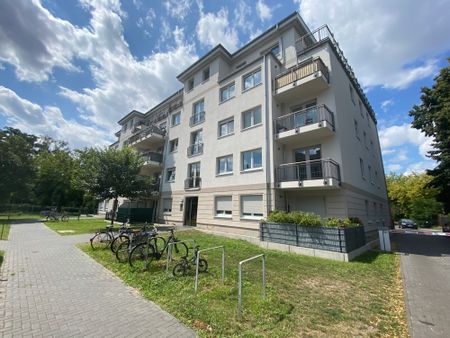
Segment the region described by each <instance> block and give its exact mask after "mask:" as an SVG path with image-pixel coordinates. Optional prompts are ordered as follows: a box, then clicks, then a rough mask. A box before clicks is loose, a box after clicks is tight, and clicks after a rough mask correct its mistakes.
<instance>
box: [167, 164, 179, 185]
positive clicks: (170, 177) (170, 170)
mask: <svg viewBox="0 0 450 338" xmlns="http://www.w3.org/2000/svg"><path fill="white" fill-rule="evenodd" d="M170 173H171V174H170ZM176 174H177V170H176V167H172V168H167V170H166V182H175V178H176Z"/></svg>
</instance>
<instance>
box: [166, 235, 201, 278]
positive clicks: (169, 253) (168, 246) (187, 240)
mask: <svg viewBox="0 0 450 338" xmlns="http://www.w3.org/2000/svg"><path fill="white" fill-rule="evenodd" d="M178 243H192V247H194V248H195V246H196V245H197V242H196V241H195V239H185V240H184V241H178V242H170V243H169V244H168V245H167V260H166V273H167V272H168V271H169V262H170V261H172V248H173V246H174V245H175V244H178ZM188 249H189V248H188ZM188 254H189V252H188Z"/></svg>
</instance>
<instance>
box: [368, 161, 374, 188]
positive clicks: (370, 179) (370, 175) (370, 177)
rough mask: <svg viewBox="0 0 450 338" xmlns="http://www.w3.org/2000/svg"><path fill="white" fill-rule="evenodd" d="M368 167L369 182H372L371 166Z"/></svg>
mask: <svg viewBox="0 0 450 338" xmlns="http://www.w3.org/2000/svg"><path fill="white" fill-rule="evenodd" d="M368 168H369V182H370V183H372V184H373V180H372V166H370V165H369V166H368Z"/></svg>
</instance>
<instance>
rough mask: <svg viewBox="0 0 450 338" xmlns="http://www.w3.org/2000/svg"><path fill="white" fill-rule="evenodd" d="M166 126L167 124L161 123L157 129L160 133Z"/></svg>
mask: <svg viewBox="0 0 450 338" xmlns="http://www.w3.org/2000/svg"><path fill="white" fill-rule="evenodd" d="M166 125H167V123H166V122H163V123H161V124H160V125H159V126H158V127H159V129H160V130H161V131H166Z"/></svg>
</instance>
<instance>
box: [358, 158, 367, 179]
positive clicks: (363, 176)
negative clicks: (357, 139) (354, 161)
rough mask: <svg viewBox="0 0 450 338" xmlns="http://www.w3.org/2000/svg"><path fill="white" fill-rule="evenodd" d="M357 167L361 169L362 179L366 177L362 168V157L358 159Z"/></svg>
mask: <svg viewBox="0 0 450 338" xmlns="http://www.w3.org/2000/svg"><path fill="white" fill-rule="evenodd" d="M359 167H360V169H361V177H362V178H363V179H366V173H365V170H364V161H363V159H362V158H360V159H359Z"/></svg>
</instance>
